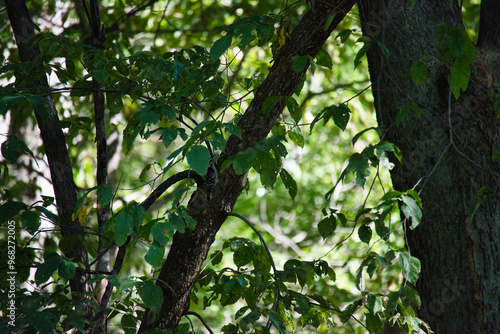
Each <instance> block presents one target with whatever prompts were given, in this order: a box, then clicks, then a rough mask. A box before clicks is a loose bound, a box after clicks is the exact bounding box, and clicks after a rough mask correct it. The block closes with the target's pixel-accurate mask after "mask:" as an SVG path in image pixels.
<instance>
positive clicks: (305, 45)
mask: <svg viewBox="0 0 500 334" xmlns="http://www.w3.org/2000/svg"><path fill="white" fill-rule="evenodd" d="M354 3H355V1H354V0H343V1H342V0H337V1H332V2H329V3H327V2H320V1H316V2H313V6H312V8H311V10H310V11H308V12H307V13H306V14H305V15H304V16H303V18H302V19H301V21H300V22H299V24H298V25H297V26H296V27H295V29H294V30H293V32H292V33H291V36H290V38H289V39H288V40H287V42H286V44H285V46H284V47H283V48H282V49H281V50H280V51H279V54H278V55H277V57H276V59H275V61H274V65H273V67H272V68H271V69H270V72H269V75H268V76H267V78H266V80H264V82H263V83H262V84H261V86H259V88H258V89H257V90H256V92H255V95H254V99H253V101H252V103H251V104H250V106H249V108H248V109H247V110H246V112H245V114H244V116H243V117H242V118H241V120H240V121H239V123H238V126H239V127H240V128H241V130H242V136H241V139H240V138H237V137H235V136H231V137H230V138H229V140H228V142H227V145H226V151H225V152H224V154H223V155H222V156H221V158H220V159H219V160H218V167H219V168H220V166H221V165H222V163H223V162H224V161H225V160H226V159H227V158H228V157H230V156H232V155H234V154H236V153H237V152H242V151H245V150H247V149H248V148H250V147H253V146H254V145H255V144H256V143H257V142H258V141H260V140H262V139H264V138H265V137H266V136H267V135H268V133H269V131H270V130H271V128H272V127H273V125H274V123H275V122H276V120H277V119H278V117H279V116H280V114H281V112H282V111H283V108H284V101H281V102H277V103H276V104H275V105H274V106H273V107H272V108H271V110H270V111H269V113H268V114H267V115H263V113H262V104H263V102H264V101H265V100H266V99H267V98H268V97H270V96H291V95H292V94H293V92H294V91H295V89H296V88H297V86H298V84H299V83H300V81H301V79H302V77H303V76H304V74H305V71H306V70H307V67H306V68H305V69H304V70H303V71H301V72H300V73H295V72H294V71H293V69H292V66H291V65H292V57H293V56H295V55H311V56H315V55H316V53H317V52H318V51H319V50H320V49H321V47H322V45H323V44H324V42H325V41H326V39H327V38H328V37H329V36H330V34H331V32H332V30H333V29H334V28H335V27H336V26H337V25H338V23H339V22H340V21H341V20H342V18H343V17H344V16H345V14H346V13H347V12H348V11H349V10H350V9H351V7H352V6H353V4H354ZM333 12H336V16H335V18H334V19H333V21H332V22H331V24H330V26H328V27H326V29H324V26H325V22H326V20H327V19H328V17H329V15H330V14H331V13H333ZM245 179H246V175H238V174H236V173H235V172H234V170H233V168H232V167H228V168H227V169H226V170H224V172H222V173H221V174H220V177H219V182H218V183H217V185H216V187H215V190H214V194H213V196H212V198H211V200H210V202H207V201H206V199H205V197H204V195H202V194H201V193H200V192H196V193H195V194H194V195H193V197H192V199H191V201H190V204H189V206H188V210H189V214H190V216H191V217H193V218H194V219H196V221H197V225H196V228H195V229H194V230H188V231H186V233H184V234H181V233H176V234H175V236H174V238H173V242H172V246H171V248H170V252H169V254H168V256H167V259H166V261H165V264H164V265H163V267H162V270H161V272H160V274H159V277H158V280H157V282H158V283H157V284H158V285H159V286H160V287H161V288H162V290H163V294H164V301H163V305H162V308H161V311H160V314H159V317H156V315H154V314H153V312H151V311H150V310H147V311H146V313H145V315H144V318H143V321H142V324H141V327H140V330H139V331H140V332H145V331H150V330H153V329H156V328H165V329H170V330H174V329H175V328H176V327H177V324H178V323H179V321H180V319H181V317H182V316H183V315H184V314H185V313H186V312H187V310H188V309H189V294H190V292H191V288H192V287H193V284H194V283H195V282H196V279H197V276H198V274H199V270H200V268H201V265H202V263H203V261H204V260H205V259H206V256H207V253H208V250H209V248H210V245H211V244H212V243H213V241H214V239H215V235H216V234H217V231H218V230H219V228H220V227H221V225H222V224H223V222H224V221H225V219H226V218H227V214H228V213H229V212H231V211H232V208H233V206H234V204H235V202H236V200H237V199H238V196H239V195H240V194H241V192H242V190H243V187H244V184H245Z"/></svg>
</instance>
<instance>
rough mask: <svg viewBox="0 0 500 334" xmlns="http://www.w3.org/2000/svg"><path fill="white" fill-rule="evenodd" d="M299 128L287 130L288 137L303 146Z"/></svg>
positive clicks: (302, 137)
mask: <svg viewBox="0 0 500 334" xmlns="http://www.w3.org/2000/svg"><path fill="white" fill-rule="evenodd" d="M299 131H300V128H299V129H298V130H297V131H294V130H291V131H288V132H287V135H288V138H290V140H291V141H292V142H293V143H294V144H295V145H297V146H299V147H300V148H304V136H303V135H302V133H300V132H299Z"/></svg>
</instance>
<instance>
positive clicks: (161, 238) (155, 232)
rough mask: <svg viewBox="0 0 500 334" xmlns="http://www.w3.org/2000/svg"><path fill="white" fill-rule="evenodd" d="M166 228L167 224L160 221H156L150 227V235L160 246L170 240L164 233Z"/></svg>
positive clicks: (167, 227)
mask: <svg viewBox="0 0 500 334" xmlns="http://www.w3.org/2000/svg"><path fill="white" fill-rule="evenodd" d="M168 229H169V226H168V224H166V223H161V222H157V223H156V224H155V225H154V226H153V227H151V235H152V236H153V239H154V241H156V242H157V243H158V244H159V245H160V246H163V247H165V246H166V245H167V244H168V242H169V241H170V238H169V237H167V236H166V235H165V231H168ZM162 256H163V255H162ZM148 262H149V261H148Z"/></svg>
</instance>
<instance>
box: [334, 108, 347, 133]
mask: <svg viewBox="0 0 500 334" xmlns="http://www.w3.org/2000/svg"><path fill="white" fill-rule="evenodd" d="M350 113H351V109H349V107H348V106H347V105H346V104H344V103H343V104H340V105H339V106H338V107H335V108H334V111H333V115H332V118H333V121H334V122H335V125H337V126H338V127H339V128H340V129H341V130H342V131H345V128H346V126H347V123H348V122H349V117H350Z"/></svg>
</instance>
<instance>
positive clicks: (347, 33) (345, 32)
mask: <svg viewBox="0 0 500 334" xmlns="http://www.w3.org/2000/svg"><path fill="white" fill-rule="evenodd" d="M351 33H352V30H351V29H345V30H342V31H341V32H339V33H338V34H337V36H335V39H337V38H339V37H340V43H342V44H344V43H345V42H346V41H347V39H348V38H349V36H351Z"/></svg>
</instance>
